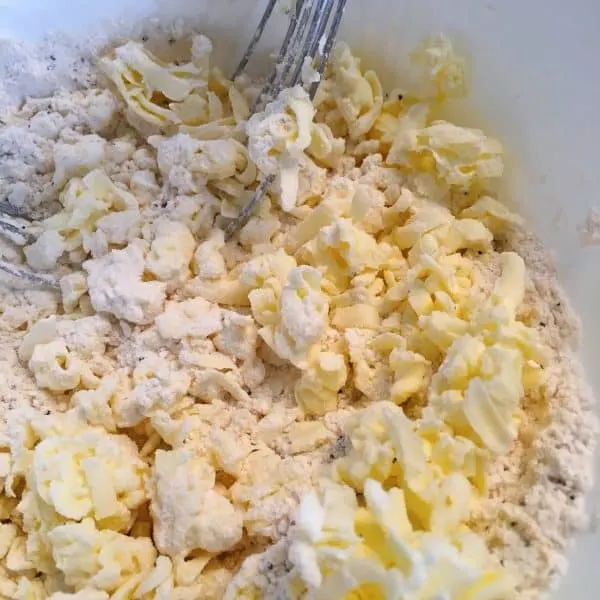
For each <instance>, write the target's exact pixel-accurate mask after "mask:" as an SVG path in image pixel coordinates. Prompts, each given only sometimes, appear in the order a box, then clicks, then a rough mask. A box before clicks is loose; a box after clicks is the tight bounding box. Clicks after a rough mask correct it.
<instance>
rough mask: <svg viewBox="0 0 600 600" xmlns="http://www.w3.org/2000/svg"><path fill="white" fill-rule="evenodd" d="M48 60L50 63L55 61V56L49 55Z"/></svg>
mask: <svg viewBox="0 0 600 600" xmlns="http://www.w3.org/2000/svg"><path fill="white" fill-rule="evenodd" d="M48 58H49V59H50V60H51V61H55V60H56V56H54V54H51V55H50V56H49V57H48Z"/></svg>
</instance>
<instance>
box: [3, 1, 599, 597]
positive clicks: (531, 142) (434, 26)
mask: <svg viewBox="0 0 600 600" xmlns="http://www.w3.org/2000/svg"><path fill="white" fill-rule="evenodd" d="M260 4H264V1H263V2H258V4H257V3H256V2H254V1H253V0H205V1H202V0H189V1H187V2H186V1H184V0H171V1H166V0H163V1H161V0H155V1H154V2H153V1H151V0H112V1H108V0H105V1H104V2H99V1H98V0H95V1H90V0H53V1H51V2H49V1H48V0H0V36H2V35H10V36H15V37H19V38H22V39H26V40H33V41H35V40H36V39H39V38H40V36H42V35H43V34H44V33H46V32H49V31H57V30H60V31H65V32H66V33H67V34H68V35H75V36H86V35H90V34H97V33H100V32H101V31H102V30H103V29H104V31H107V30H109V29H114V30H115V31H117V32H118V31H119V30H121V28H122V23H128V22H133V21H134V20H141V19H142V18H145V17H148V16H151V15H154V14H158V15H163V16H166V17H167V18H172V17H173V16H174V15H181V16H185V17H186V18H193V19H194V20H197V21H198V22H199V23H201V28H202V29H203V30H204V31H205V32H206V33H208V34H209V35H211V36H212V37H213V39H215V41H216V42H217V51H218V52H219V53H220V54H221V55H222V57H223V58H224V59H226V66H227V64H229V65H231V64H233V61H234V60H235V57H236V56H240V51H241V49H242V47H243V45H244V43H245V41H246V40H247V38H248V37H249V35H250V32H251V30H252V29H253V27H254V24H255V23H256V22H257V20H258V16H259V14H260V11H261V6H260ZM348 4H349V8H348V10H347V13H346V16H345V19H344V26H343V30H342V34H341V35H342V37H343V38H344V39H345V40H346V41H348V42H349V43H350V44H351V45H352V46H353V48H354V49H355V50H356V51H357V52H358V53H359V54H362V55H363V56H364V57H365V61H366V63H367V64H369V65H370V66H375V67H377V69H378V71H383V73H384V75H385V77H384V79H387V81H388V82H391V81H393V79H394V78H395V77H397V76H398V74H399V73H401V72H402V65H403V61H405V58H406V55H407V53H408V51H409V50H410V49H411V48H413V47H414V45H415V44H416V43H417V42H418V41H420V40H421V39H422V38H423V37H424V36H426V35H431V34H435V33H439V32H445V33H448V34H449V35H451V36H452V37H453V38H455V39H458V40H459V41H460V42H461V43H462V45H463V47H464V49H465V50H466V51H467V52H468V54H469V55H470V56H471V57H472V66H473V68H472V82H471V89H472V93H471V97H470V103H469V107H468V110H466V111H465V110H463V111H462V113H463V115H462V120H466V121H468V122H470V123H472V124H475V125H477V124H480V125H481V124H483V125H485V127H486V128H488V129H491V130H492V131H493V132H494V133H495V134H496V135H497V136H498V137H499V138H500V139H501V140H502V141H503V142H504V143H505V145H506V146H507V148H508V149H509V150H510V151H511V153H512V162H513V175H512V178H511V181H510V186H509V187H510V189H509V190H507V192H506V199H507V200H509V201H512V202H515V203H516V204H517V205H518V206H519V208H520V210H521V211H522V212H523V213H524V214H526V215H527V216H528V217H529V218H530V221H531V226H532V227H533V228H534V230H535V231H536V232H537V233H539V234H540V235H541V236H542V238H543V240H544V241H545V243H546V245H547V247H548V248H550V249H552V250H553V251H554V252H555V254H556V262H557V265H558V269H559V274H560V277H561V281H562V283H563V285H564V287H565V289H566V290H567V292H568V294H569V296H570V298H571V300H572V303H573V305H574V307H575V309H576V310H577V312H578V313H579V315H580V316H581V319H582V322H583V330H584V336H585V337H584V346H583V349H582V357H583V360H584V364H585V367H586V369H587V376H588V380H589V381H590V383H591V384H592V386H593V388H594V389H595V390H596V395H597V396H600V363H599V362H598V359H597V357H598V356H599V355H600V245H596V246H587V247H582V245H581V241H580V236H579V233H578V229H577V228H578V226H579V225H581V224H582V223H583V221H584V220H585V218H586V216H587V214H588V212H589V210H590V209H592V208H594V207H596V208H598V209H600V197H599V190H600V167H599V165H598V162H599V159H600V145H599V143H598V138H599V137H600V124H599V118H600V117H599V115H600V112H599V109H598V107H600V76H599V75H598V59H599V57H600V2H598V0H570V1H569V2H565V1H564V0H526V1H523V0H348ZM120 17H122V21H121V24H119V23H117V22H116V20H117V19H119V18H120ZM276 39H277V38H276V37H275V38H273V39H271V40H270V45H271V47H273V44H275V42H276ZM465 114H466V115H467V117H465ZM597 496H598V495H596V497H597ZM589 504H590V507H591V508H592V509H594V508H595V505H596V498H591V499H590V502H589ZM599 506H600V504H599ZM598 557H600V534H586V535H583V536H581V537H580V539H578V540H577V544H576V548H575V550H574V552H572V554H571V561H572V562H571V568H570V571H569V574H568V576H567V578H566V579H565V580H564V582H563V584H562V586H561V588H560V590H559V591H558V592H557V593H556V594H555V595H554V596H553V598H555V599H557V600H558V599H562V598H565V599H567V598H568V599H577V600H592V599H595V598H597V597H598V590H599V589H600V568H598V566H597V565H598Z"/></svg>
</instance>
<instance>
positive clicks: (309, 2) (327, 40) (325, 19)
mask: <svg viewBox="0 0 600 600" xmlns="http://www.w3.org/2000/svg"><path fill="white" fill-rule="evenodd" d="M346 3H347V0H297V2H296V10H295V12H294V13H293V15H292V17H291V19H290V25H289V27H288V29H287V32H286V35H285V38H284V40H283V43H282V45H281V50H280V52H279V55H278V57H277V61H276V64H275V68H274V69H273V71H272V72H271V76H270V77H269V79H268V80H267V82H266V83H265V85H264V86H263V89H262V90H261V92H260V94H259V95H258V97H257V99H256V101H255V103H254V105H253V107H252V112H256V110H257V109H258V108H259V107H260V106H262V105H263V104H265V103H267V102H268V101H269V100H272V99H273V98H274V97H275V96H276V95H277V94H278V93H279V92H280V91H281V90H282V89H283V88H286V87H293V86H294V85H296V84H297V83H298V82H299V81H300V77H301V73H302V66H303V64H304V60H305V58H306V57H308V58H309V59H310V60H312V61H313V65H314V64H315V62H316V67H315V68H316V71H317V72H318V73H319V75H321V74H322V73H323V71H324V69H325V65H326V63H327V61H328V59H329V56H330V54H331V51H332V49H333V45H334V43H335V38H336V36H337V33H338V30H339V28H340V24H341V21H342V16H343V14H344V9H345V8H346ZM261 26H262V29H263V30H264V25H263V21H262V20H261V23H260V24H259V28H260V27H261ZM260 35H262V30H261V32H260ZM260 35H259V37H260ZM253 39H254V38H253ZM246 64H247V61H246ZM318 87H319V82H314V83H313V84H312V85H311V86H310V88H309V95H310V98H311V99H313V98H314V96H315V94H316V92H317V89H318ZM274 181H275V176H274V175H269V176H268V177H266V178H265V179H264V180H263V181H261V183H260V184H259V186H258V187H257V188H256V191H255V192H254V195H253V196H252V198H251V199H250V201H249V202H248V204H246V205H245V206H244V207H243V208H242V210H241V211H240V214H239V216H238V217H237V218H236V219H234V220H233V221H231V222H230V223H229V224H228V226H227V227H226V229H225V238H226V239H231V237H232V236H233V235H234V234H235V232H236V231H238V230H239V229H240V228H242V227H243V226H244V225H245V224H246V223H247V222H248V219H249V218H250V216H251V214H252V212H253V211H254V209H255V208H256V206H257V205H258V204H259V202H260V201H261V200H262V198H263V197H264V195H265V194H266V193H267V191H268V189H269V187H270V186H271V185H272V184H273V182H274Z"/></svg>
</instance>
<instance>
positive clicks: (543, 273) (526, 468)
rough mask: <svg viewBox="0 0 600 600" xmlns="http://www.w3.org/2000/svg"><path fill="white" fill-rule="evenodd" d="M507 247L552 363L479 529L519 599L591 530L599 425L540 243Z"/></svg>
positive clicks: (528, 313) (517, 239)
mask: <svg viewBox="0 0 600 600" xmlns="http://www.w3.org/2000/svg"><path fill="white" fill-rule="evenodd" d="M506 246H507V247H508V248H512V249H514V250H516V251H517V252H519V253H520V254H521V255H522V256H523V257H524V258H525V260H526V263H527V267H528V270H529V275H530V284H529V287H528V290H527V294H526V298H525V303H524V305H523V307H522V309H521V311H522V316H523V319H524V320H525V322H528V323H530V324H532V325H535V326H536V328H537V329H538V331H539V332H540V335H541V336H542V339H543V340H544V342H545V343H546V344H547V345H548V346H549V347H550V348H552V358H551V360H550V363H549V365H548V366H547V368H546V372H545V375H544V381H545V385H544V387H543V389H542V392H541V393H540V394H537V395H529V396H526V397H525V399H524V402H523V409H524V415H523V417H524V418H523V421H522V423H521V426H520V431H519V438H518V440H517V443H516V444H515V445H514V447H513V449H512V450H511V452H510V454H509V455H508V456H505V457H502V458H501V459H499V460H497V461H496V463H495V464H494V466H493V470H492V472H491V473H490V487H491V495H490V499H489V500H487V501H486V502H484V503H483V505H482V507H481V513H480V514H479V515H478V517H477V518H476V521H477V522H476V524H475V526H476V528H477V530H479V531H481V532H482V533H483V535H484V536H485V538H486V540H487V541H488V544H489V545H490V546H491V548H492V549H493V550H494V552H495V553H496V554H497V556H498V557H499V558H500V560H501V561H502V562H503V564H504V565H505V566H506V567H507V568H509V569H511V570H513V571H514V573H516V574H518V575H519V577H520V578H522V580H521V583H520V586H519V588H518V590H519V594H520V595H519V598H523V599H524V600H525V599H529V598H531V599H533V598H538V597H539V594H540V591H541V590H546V589H548V588H550V589H552V588H553V587H554V585H555V584H556V582H557V581H558V579H559V577H560V576H561V575H562V574H564V572H565V570H566V568H567V561H566V558H565V552H566V551H567V550H568V549H569V546H570V544H571V543H572V540H573V536H574V534H576V533H578V532H581V531H582V530H583V529H584V528H585V527H586V526H587V523H588V517H587V512H586V507H585V503H584V499H585V495H586V494H587V493H588V492H589V491H590V489H591V487H592V483H593V460H592V457H593V453H594V449H595V446H596V438H597V434H598V423H597V419H596V415H595V411H594V405H593V398H592V396H591V392H590V390H589V389H588V387H587V384H586V383H585V381H584V379H583V377H582V372H581V366H580V364H579V361H578V358H577V356H576V354H575V349H576V346H577V343H578V338H579V323H578V320H577V318H576V317H575V315H574V314H573V312H572V310H571V308H570V307H569V304H568V301H567V299H566V297H565V296H564V293H563V292H562V290H561V289H560V287H559V286H558V284H557V281H556V273H555V270H554V267H553V264H552V260H551V259H550V257H549V255H548V253H547V252H546V251H545V250H544V248H543V247H542V245H541V243H540V242H539V240H538V239H537V238H536V237H535V236H533V235H531V234H528V233H526V232H525V231H523V230H520V229H515V230H513V231H512V233H511V234H509V235H508V236H507V239H506Z"/></svg>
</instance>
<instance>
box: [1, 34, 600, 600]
mask: <svg viewBox="0 0 600 600" xmlns="http://www.w3.org/2000/svg"><path fill="white" fill-rule="evenodd" d="M190 47H191V50H190V54H189V56H187V57H181V60H180V61H178V62H177V63H174V62H168V61H163V60H161V59H159V58H157V57H156V56H154V55H153V54H152V53H151V52H150V51H149V50H148V49H147V48H145V47H144V45H143V44H141V43H138V42H134V41H130V42H127V43H125V44H123V45H121V46H118V47H116V48H113V49H112V50H111V51H110V52H108V53H106V54H105V55H103V56H102V57H101V58H100V60H99V65H100V68H101V69H102V71H103V73H104V75H105V76H106V77H107V78H108V80H109V82H110V85H108V86H107V87H106V88H90V89H83V90H77V91H60V92H57V93H56V94H55V95H53V96H52V97H50V98H45V99H29V100H27V101H26V102H25V103H24V104H23V106H21V108H20V109H19V110H18V111H16V112H15V113H14V114H12V115H9V116H8V117H7V122H6V124H3V125H2V127H1V128H0V155H2V156H4V157H5V158H6V160H3V161H2V165H1V166H0V196H1V197H2V198H3V199H4V200H5V201H6V202H8V206H9V207H11V208H12V209H13V212H15V213H19V211H26V212H27V213H28V214H30V215H32V216H34V217H36V219H37V221H36V223H35V227H36V228H37V229H36V233H37V239H36V241H34V242H33V243H31V242H30V240H27V239H25V238H23V237H22V236H19V235H18V234H14V235H12V237H11V238H9V239H4V238H2V240H1V241H0V254H1V255H2V258H3V259H5V260H10V261H12V262H14V263H17V264H21V265H22V266H23V267H24V268H32V269H34V270H38V271H44V272H46V273H48V274H51V275H52V276H55V277H56V280H57V282H58V283H59V286H58V288H57V289H56V290H40V289H27V288H26V287H25V285H24V284H23V283H21V282H19V281H14V280H13V279H10V278H9V276H8V275H5V274H2V275H0V277H2V279H1V281H0V307H1V309H0V367H1V368H2V372H3V376H2V379H1V380H0V395H1V398H2V402H1V403H0V416H1V422H2V428H1V437H0V482H1V483H2V484H3V485H2V494H1V495H0V520H1V521H2V524H0V596H2V597H6V598H9V599H11V600H24V599H35V600H37V599H40V600H41V599H42V598H51V599H54V600H61V599H66V598H80V599H81V600H104V599H109V598H115V599H117V598H118V599H121V600H122V599H132V600H134V599H136V600H137V599H140V600H196V599H197V598H203V599H207V600H211V599H215V600H217V599H220V598H227V599H229V600H234V599H236V598H238V599H242V598H245V599H248V598H263V597H264V598H272V599H276V598H277V599H278V598H289V599H290V600H292V599H297V598H303V599H307V600H308V599H315V600H316V599H323V600H330V599H336V598H339V599H340V600H342V599H347V598H349V597H356V598H359V597H368V598H407V599H408V598H413V597H417V596H419V597H420V595H423V594H426V595H428V596H429V595H436V597H437V595H439V596H440V597H442V596H443V597H454V595H460V594H462V595H465V597H466V596H468V597H469V598H473V600H478V599H484V598H485V599H486V600H492V599H498V600H502V599H505V598H513V597H517V596H518V597H519V598H524V599H526V598H532V599H533V598H538V597H540V596H541V594H542V593H543V592H544V591H545V590H547V589H548V588H549V587H550V586H551V585H552V584H553V582H554V581H555V580H556V577H557V576H558V575H559V574H560V573H562V572H563V570H564V566H565V559H564V553H565V550H566V547H567V544H568V541H569V540H570V539H571V537H572V536H573V534H574V533H575V532H576V531H577V530H578V529H580V528H581V527H582V526H583V525H584V524H585V512H584V507H583V498H584V495H585V493H586V492H587V490H588V489H589V487H590V485H591V456H592V452H593V448H594V445H595V438H596V424H595V419H594V417H593V412H592V408H591V400H590V398H589V397H588V396H587V391H586V388H585V384H584V383H583V381H582V376H581V373H580V369H579V365H578V362H577V360H576V358H575V355H574V353H573V352H574V350H573V349H574V347H575V344H576V338H577V325H576V322H575V319H574V318H573V316H572V314H571V312H570V310H569V308H568V304H567V301H566V300H565V298H564V297H563V295H562V292H560V290H559V288H558V286H557V283H556V278H555V274H554V272H553V270H552V267H551V265H550V263H549V261H548V259H547V256H546V254H545V252H544V250H543V249H542V248H541V246H540V245H539V244H538V242H537V241H536V240H535V239H534V238H533V237H532V236H530V235H529V234H527V233H526V232H525V230H524V229H523V226H522V223H521V220H520V218H519V217H518V216H517V215H515V214H513V213H512V212H510V211H509V210H508V209H507V208H506V207H505V206H504V205H502V204H501V203H500V202H499V201H498V200H497V199H496V198H495V195H494V189H495V186H496V183H497V180H498V179H499V178H500V177H501V176H502V175H503V169H504V164H503V158H502V156H503V149H502V146H501V144H500V143H499V142H498V141H497V140H495V139H493V138H491V137H489V136H488V135H487V134H486V133H485V132H483V131H480V130H477V129H470V128H466V127H459V126H457V125H454V124H452V123H450V122H447V121H444V120H442V119H439V118H438V117H439V110H438V109H439V107H441V106H443V103H444V101H445V100H446V99H448V98H451V97H456V96H460V95H461V94H463V93H464V92H465V82H464V62H463V60H462V59H461V57H459V56H457V55H456V54H455V52H454V50H453V48H452V45H451V44H450V42H449V41H448V40H447V39H446V38H444V37H440V38H436V39H433V40H428V41H427V42H426V43H424V45H423V46H422V47H420V48H418V49H417V51H416V53H415V55H414V58H415V61H416V63H417V65H418V66H419V67H420V68H421V70H422V75H423V81H422V85H421V86H420V88H419V90H418V91H417V90H415V91H413V92H411V93H408V92H406V91H398V90H391V91H384V90H383V89H382V86H381V84H380V82H379V79H378V77H377V75H376V73H374V72H373V71H365V70H364V69H362V67H361V65H360V60H359V59H358V58H356V57H355V56H354V55H352V53H351V52H350V50H349V48H348V47H347V46H345V45H344V44H340V45H339V46H338V48H337V49H336V50H335V52H334V53H333V56H332V60H331V64H330V65H329V67H328V68H327V70H326V72H325V74H324V76H323V80H322V81H321V83H320V86H319V90H318V93H317V96H316V98H315V100H314V102H311V101H310V99H309V97H308V94H307V93H306V92H305V91H304V90H303V89H302V88H301V87H295V88H293V89H288V90H283V91H282V92H281V94H279V96H278V97H277V98H276V99H275V100H274V101H273V102H270V103H268V104H267V105H266V106H264V107H262V108H261V110H260V111H258V112H257V113H256V114H253V115H252V116H250V108H249V107H250V106H252V105H253V101H254V99H255V97H256V94H257V92H258V90H257V88H255V87H254V86H253V85H251V83H250V82H248V81H247V80H245V79H244V78H241V79H240V80H239V81H236V82H235V83H232V82H231V81H229V80H227V79H226V78H225V77H224V76H223V74H222V73H221V72H220V71H219V70H218V69H217V68H214V67H212V66H211V64H210V51H211V49H212V45H211V42H210V40H208V39H207V38H206V37H204V36H195V37H194V38H193V39H192V40H191V45H190ZM304 70H305V71H306V72H307V73H309V69H308V66H307V67H306V68H305V69H304ZM311 76H312V75H311ZM271 176H274V177H275V179H274V182H273V185H272V186H271V187H270V189H269V192H268V194H267V196H266V197H265V198H264V201H263V202H262V204H261V206H259V207H258V208H257V210H256V211H255V213H254V214H253V215H252V217H251V218H250V220H249V222H248V223H247V224H246V225H245V226H244V227H243V228H242V230H241V231H240V232H239V235H238V237H237V239H236V240H233V241H228V242H225V239H224V235H223V228H224V226H225V225H226V224H227V223H228V220H229V219H231V218H233V217H235V216H236V215H237V214H238V212H239V210H240V208H241V207H242V206H243V205H244V203H245V202H246V201H247V200H248V199H249V198H250V197H251V196H252V192H253V189H255V187H256V185H257V183H259V182H260V181H262V180H263V179H264V178H266V177H271ZM14 224H15V226H16V227H19V226H22V225H24V223H23V222H22V221H21V220H20V219H19V217H18V216H15V217H14ZM461 597H462V596H461Z"/></svg>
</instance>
